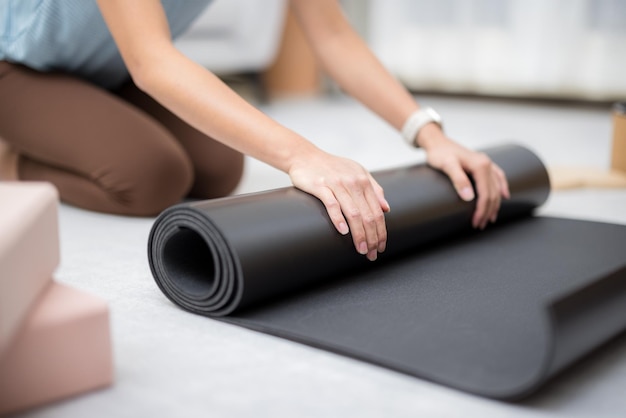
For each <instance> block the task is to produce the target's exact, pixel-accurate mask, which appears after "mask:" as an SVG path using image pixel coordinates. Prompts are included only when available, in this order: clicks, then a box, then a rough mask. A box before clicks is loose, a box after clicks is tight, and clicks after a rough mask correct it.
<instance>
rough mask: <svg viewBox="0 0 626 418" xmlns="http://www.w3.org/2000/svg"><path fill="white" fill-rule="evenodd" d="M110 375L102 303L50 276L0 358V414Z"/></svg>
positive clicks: (97, 384)
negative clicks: (53, 279)
mask: <svg viewBox="0 0 626 418" xmlns="http://www.w3.org/2000/svg"><path fill="white" fill-rule="evenodd" d="M112 380H113V367H112V352H111V340H110V335H109V314H108V307H107V304H106V303H105V302H104V301H102V300H101V299H99V298H96V297H94V296H91V295H89V294H86V293H84V292H82V291H78V290H75V289H73V288H71V287H68V286H65V285H63V284H59V283H56V282H52V281H51V282H50V284H49V286H47V288H46V289H45V292H44V294H43V295H42V297H41V298H40V299H39V300H38V301H37V303H36V305H35V307H34V308H33V309H32V311H31V312H30V313H29V315H28V316H27V318H26V320H25V322H24V324H23V326H22V327H21V328H20V330H19V332H18V334H17V335H16V337H15V339H14V340H13V342H12V343H11V345H10V346H9V348H8V349H7V350H6V352H5V354H4V356H3V357H2V358H0V414H4V413H8V412H15V411H18V410H22V409H25V408H30V407H33V406H37V405H41V404H43V403H47V402H50V401H55V400H58V399H62V398H65V397H68V396H71V395H76V394H78V393H82V392H85V391H89V390H92V389H96V388H101V387H104V386H107V385H109V384H110V383H111V382H112Z"/></svg>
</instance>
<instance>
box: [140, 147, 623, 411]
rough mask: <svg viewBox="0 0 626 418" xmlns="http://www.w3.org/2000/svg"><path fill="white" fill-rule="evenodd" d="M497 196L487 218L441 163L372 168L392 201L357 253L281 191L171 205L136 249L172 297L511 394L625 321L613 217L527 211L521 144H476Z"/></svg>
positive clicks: (531, 175) (535, 176)
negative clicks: (493, 214)
mask: <svg viewBox="0 0 626 418" xmlns="http://www.w3.org/2000/svg"><path fill="white" fill-rule="evenodd" d="M485 152H486V153H487V154H488V155H489V156H490V157H491V158H492V159H493V161H494V162H496V163H497V164H498V165H499V166H500V167H502V169H503V170H504V171H505V172H506V174H507V177H508V180H509V185H510V189H511V199H509V200H507V201H505V202H503V206H502V209H501V211H500V215H499V221H498V224H497V225H494V226H489V227H488V228H487V229H486V230H485V231H475V230H472V228H471V227H470V219H471V215H472V213H473V210H474V207H473V204H472V203H467V202H463V201H462V200H461V199H459V198H458V196H457V195H456V193H455V191H454V189H453V187H452V186H451V184H450V182H449V180H448V179H447V177H446V176H445V175H443V174H442V173H440V172H438V171H436V170H433V169H431V168H429V167H427V166H426V165H423V164H421V165H415V166H411V167H405V168H400V169H393V170H387V171H383V172H379V173H375V177H376V178H377V180H378V181H379V183H380V184H381V186H383V188H384V189H385V196H386V198H387V200H388V201H389V203H390V206H391V208H392V210H391V212H390V213H388V214H386V222H387V229H388V245H387V251H386V252H385V253H383V254H381V255H380V256H379V259H378V261H376V262H374V263H372V262H369V261H367V260H366V259H365V258H364V257H363V256H360V255H358V254H357V253H356V252H355V250H354V248H353V245H352V240H351V238H350V237H349V236H341V235H340V234H338V233H337V232H336V231H335V229H334V227H333V226H332V224H331V223H330V220H329V219H328V217H327V215H326V212H325V210H324V207H323V205H322V204H321V203H320V202H319V201H318V200H317V199H316V198H314V197H312V196H310V195H308V194H306V193H303V192H301V191H298V190H297V189H294V188H284V189H278V190H274V191H269V192H262V193H256V194H250V195H243V196H236V197H231V198H225V199H218V200H213V201H203V202H195V203H188V204H183V205H178V206H174V207H172V208H170V209H168V210H166V211H165V212H163V213H162V214H161V215H160V216H159V217H158V218H157V220H156V221H155V223H154V226H153V228H152V231H151V233H150V238H149V243H148V258H149V263H150V267H151V270H152V273H153V276H154V278H155V281H156V283H157V285H158V286H159V287H160V289H161V290H162V291H163V293H164V294H165V295H166V296H167V297H168V298H169V299H170V300H172V301H173V302H174V303H176V304H177V305H179V306H181V307H182V308H184V309H186V310H188V311H191V312H195V313H198V314H202V315H207V316H212V317H216V318H219V319H221V320H223V321H227V322H231V323H235V324H238V325H242V326H244V327H248V328H251V329H255V330H258V331H261V332H266V333H269V334H273V335H277V336H280V337H283V338H288V339H291V340H294V341H299V342H302V343H305V344H308V345H312V346H315V347H319V348H322V349H326V350H330V351H333V352H337V353H340V354H344V355H347V356H351V357H354V358H358V359H361V360H365V361H369V362H371V363H374V364H378V365H381V366H384V367H388V368H391V369H394V370H398V371H401V372H404V373H407V374H410V375H414V376H417V377H420V378H425V379H429V380H432V381H435V382H438V383H441V384H445V385H448V386H452V387H455V388H458V389H461V390H465V391H468V392H472V393H476V394H479V395H483V396H489V397H493V398H500V399H518V398H521V397H523V396H525V395H528V394H530V393H532V392H533V391H535V390H536V389H537V388H539V387H540V386H541V385H542V384H543V383H544V382H545V381H546V380H547V379H549V378H550V377H552V376H553V375H554V374H556V373H558V372H559V371H561V370H562V369H563V368H565V367H567V366H568V365H570V364H572V363H573V362H574V361H576V360H577V359H579V358H580V357H581V356H583V355H585V354H586V353H588V352H590V351H592V350H593V349H594V348H595V347H597V346H599V345H601V344H602V343H604V342H605V341H607V340H608V339H610V338H611V337H613V336H615V335H616V334H617V333H619V332H621V331H622V330H623V329H624V328H625V327H626V257H625V256H624V254H625V251H624V248H625V247H626V227H623V226H618V225H608V224H600V223H594V222H585V221H575V220H565V219H555V218H541V217H533V216H532V212H533V209H534V208H536V207H537V206H539V205H541V204H542V203H544V202H545V200H546V199H547V197H548V193H549V189H550V185H549V181H548V176H547V173H546V169H545V167H544V166H543V164H542V163H541V161H540V160H539V159H538V158H537V157H536V156H535V155H534V154H533V153H532V152H530V151H529V150H527V149H525V148H523V147H519V146H515V145H507V146H501V147H495V148H491V149H488V150H486V151H485Z"/></svg>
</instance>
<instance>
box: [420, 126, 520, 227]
mask: <svg viewBox="0 0 626 418" xmlns="http://www.w3.org/2000/svg"><path fill="white" fill-rule="evenodd" d="M417 143H418V145H419V146H421V147H422V148H424V150H425V151H426V155H427V161H428V164H429V165H430V166H432V167H433V168H436V169H438V170H441V171H443V172H444V173H446V174H447V175H448V177H449V178H450V180H451V181H452V184H453V185H454V188H455V189H456V191H457V193H458V194H459V196H460V197H461V199H463V200H465V201H468V202H469V201H472V200H474V199H475V198H476V196H475V193H474V188H473V187H472V183H471V182H470V179H469V177H468V174H469V175H471V176H472V178H473V179H474V183H475V185H476V193H477V194H478V200H477V202H476V210H475V211H474V215H473V217H472V226H473V227H474V228H480V229H484V228H485V227H486V226H487V223H488V222H492V223H493V222H495V221H496V219H497V217H498V210H499V209H500V203H501V201H502V198H505V199H508V198H510V193H509V185H508V182H507V180H506V175H505V174H504V171H502V169H501V168H500V167H498V166H497V165H496V164H495V163H494V162H493V161H491V159H490V158H489V157H488V156H487V155H486V154H484V153H481V152H476V151H472V150H469V149H467V148H465V147H463V146H461V145H459V144H458V143H456V142H454V141H452V140H451V139H449V138H447V137H446V136H445V135H444V134H443V132H442V131H441V129H440V128H439V127H438V126H437V125H435V124H429V125H426V126H425V127H424V128H422V129H421V130H420V133H419V136H418V138H417Z"/></svg>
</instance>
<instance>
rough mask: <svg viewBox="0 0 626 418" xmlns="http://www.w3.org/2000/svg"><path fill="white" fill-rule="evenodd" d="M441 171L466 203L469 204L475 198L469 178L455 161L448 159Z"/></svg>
mask: <svg viewBox="0 0 626 418" xmlns="http://www.w3.org/2000/svg"><path fill="white" fill-rule="evenodd" d="M441 170H442V171H443V172H444V173H446V175H447V176H448V177H449V178H450V181H451V182H452V185H453V186H454V188H455V189H456V192H457V193H458V195H459V196H460V197H461V199H463V200H464V201H466V202H471V201H472V200H474V198H475V197H476V196H475V194H474V188H473V187H472V183H471V182H470V179H469V177H467V174H466V173H465V170H463V167H461V164H460V163H459V162H458V161H457V160H452V159H450V160H449V161H447V162H446V163H444V164H443V165H442V166H441Z"/></svg>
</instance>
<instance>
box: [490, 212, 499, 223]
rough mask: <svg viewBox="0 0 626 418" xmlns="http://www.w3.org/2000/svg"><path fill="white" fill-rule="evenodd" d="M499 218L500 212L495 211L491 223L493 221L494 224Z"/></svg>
mask: <svg viewBox="0 0 626 418" xmlns="http://www.w3.org/2000/svg"><path fill="white" fill-rule="evenodd" d="M497 220H498V214H497V213H495V214H494V215H493V216H492V217H491V223H492V224H495V223H496V221H497Z"/></svg>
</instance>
